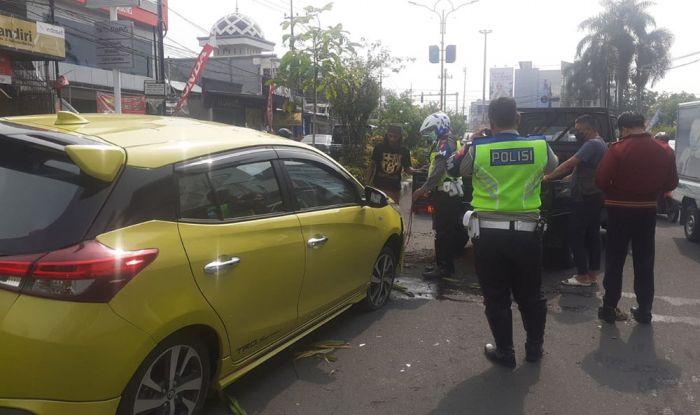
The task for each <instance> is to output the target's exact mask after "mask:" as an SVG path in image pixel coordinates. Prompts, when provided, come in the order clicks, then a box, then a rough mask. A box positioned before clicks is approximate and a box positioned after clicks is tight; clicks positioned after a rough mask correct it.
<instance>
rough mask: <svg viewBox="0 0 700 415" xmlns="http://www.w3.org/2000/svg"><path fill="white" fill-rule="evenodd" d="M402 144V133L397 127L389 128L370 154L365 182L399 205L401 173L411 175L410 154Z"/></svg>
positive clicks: (412, 171)
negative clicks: (370, 159) (370, 158)
mask: <svg viewBox="0 0 700 415" xmlns="http://www.w3.org/2000/svg"><path fill="white" fill-rule="evenodd" d="M402 144H403V132H402V130H401V127H400V126H398V125H391V126H389V128H388V130H387V133H386V134H385V135H384V141H382V142H381V143H379V144H377V145H376V146H375V147H374V151H373V152H372V162H371V163H370V166H369V172H368V174H367V177H368V180H367V182H368V183H369V184H370V185H371V186H374V187H376V188H378V189H380V190H382V191H383V192H384V193H386V194H387V195H388V196H389V197H391V198H392V199H394V202H395V203H399V201H400V199H401V172H402V171H405V172H406V173H408V174H413V173H414V172H415V170H413V169H412V168H411V153H410V152H409V151H408V149H407V148H406V147H403V146H402Z"/></svg>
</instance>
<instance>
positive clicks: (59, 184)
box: [0, 113, 403, 415]
mask: <svg viewBox="0 0 700 415" xmlns="http://www.w3.org/2000/svg"><path fill="white" fill-rule="evenodd" d="M0 195H1V197H0V413H3V410H5V411H6V412H9V411H8V409H10V408H12V409H13V411H12V412H11V413H17V414H24V413H27V414H59V415H63V414H65V415H83V414H84V415H100V414H115V413H117V414H196V413H198V412H200V410H201V408H202V406H203V404H204V400H205V398H206V396H207V392H208V389H209V388H221V387H223V386H225V385H227V384H229V383H231V382H233V381H234V380H236V379H237V378H239V377H241V376H243V375H244V374H245V373H247V372H248V371H250V370H252V369H253V368H254V367H256V366H257V365H259V364H260V363H262V362H264V361H265V360H266V359H268V358H270V357H272V356H273V355H274V354H275V353H277V352H279V351H280V350H282V349H284V348H285V347H287V346H289V345H290V344H292V343H293V342H295V341H297V340H298V339H300V338H301V337H303V336H304V335H306V334H308V333H309V332H311V331H312V330H314V329H315V328H317V327H319V326H320V325H322V324H323V323H325V322H327V321H328V320H330V319H332V318H333V317H335V316H337V315H338V314H340V313H342V312H343V311H345V310H346V309H348V308H349V307H350V306H352V305H353V304H355V303H362V305H363V306H365V307H366V308H368V309H377V308H379V307H382V306H383V305H384V304H385V303H386V301H387V299H388V298H389V293H390V290H391V287H392V284H393V279H394V275H395V272H396V268H397V264H398V263H399V257H400V255H401V248H402V240H403V225H402V222H401V218H400V215H399V213H398V212H397V211H396V210H394V209H393V208H392V207H391V206H389V205H388V204H387V198H386V196H385V195H384V194H383V193H381V192H379V191H377V190H375V189H372V188H369V187H368V188H363V187H362V185H360V183H359V182H358V181H357V180H355V179H354V178H353V177H352V176H351V175H350V174H349V173H348V172H347V171H346V170H345V169H343V168H342V167H341V166H340V165H339V164H337V163H336V162H334V161H333V160H331V159H330V158H328V157H326V156H325V155H323V154H322V153H320V152H319V151H317V150H315V149H312V148H311V147H308V146H306V145H304V144H299V143H296V142H293V141H290V140H284V139H280V138H277V137H273V136H270V135H267V134H262V133H257V132H255V131H252V130H248V129H243V128H236V127H231V126H226V125H220V124H214V123H206V122H201V121H195V120H190V119H181V118H167V117H154V116H117V115H84V116H78V115H74V114H70V113H59V115H58V116H55V115H47V116H31V117H14V118H5V119H0Z"/></svg>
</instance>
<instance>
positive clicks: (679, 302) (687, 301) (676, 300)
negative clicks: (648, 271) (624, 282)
mask: <svg viewBox="0 0 700 415" xmlns="http://www.w3.org/2000/svg"><path fill="white" fill-rule="evenodd" d="M622 297H624V298H632V299H635V298H637V296H635V295H634V293H624V292H623V293H622ZM654 300H661V301H663V302H666V303H669V304H671V305H674V306H684V305H700V299H698V298H680V297H665V296H654Z"/></svg>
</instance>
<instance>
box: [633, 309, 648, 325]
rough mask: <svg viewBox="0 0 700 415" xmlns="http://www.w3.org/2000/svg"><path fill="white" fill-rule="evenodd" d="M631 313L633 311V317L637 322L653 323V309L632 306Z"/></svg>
mask: <svg viewBox="0 0 700 415" xmlns="http://www.w3.org/2000/svg"><path fill="white" fill-rule="evenodd" d="M630 313H632V317H634V319H635V320H637V323H640V324H650V323H651V311H646V310H642V309H641V308H640V307H632V308H630Z"/></svg>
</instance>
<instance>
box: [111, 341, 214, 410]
mask: <svg viewBox="0 0 700 415" xmlns="http://www.w3.org/2000/svg"><path fill="white" fill-rule="evenodd" d="M210 372H211V371H210V364H209V354H208V352H207V348H206V347H205V346H204V345H203V344H202V342H201V341H198V340H197V339H188V338H186V337H185V336H175V337H173V338H170V339H167V340H165V341H164V342H163V343H161V344H160V345H158V347H156V349H154V350H153V352H151V354H149V355H148V357H147V358H146V359H145V360H144V361H143V363H142V364H141V366H140V367H139V369H138V370H137V371H136V374H134V376H133V378H132V379H131V380H130V381H129V384H128V385H127V387H126V389H125V390H124V394H123V395H122V399H121V402H120V403H119V409H118V410H117V414H118V415H170V414H178V415H179V414H183V415H184V414H186V415H194V414H198V413H199V412H200V411H201V410H202V407H203V406H204V401H205V400H206V398H207V391H208V389H209V380H210Z"/></svg>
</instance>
